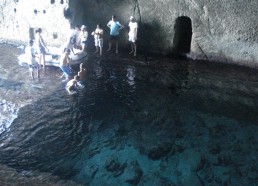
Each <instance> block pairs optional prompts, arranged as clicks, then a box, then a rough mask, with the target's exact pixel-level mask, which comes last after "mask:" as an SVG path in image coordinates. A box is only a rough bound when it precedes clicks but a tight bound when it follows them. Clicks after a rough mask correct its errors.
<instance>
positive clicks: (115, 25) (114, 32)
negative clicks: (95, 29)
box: [107, 15, 124, 54]
mask: <svg viewBox="0 0 258 186" xmlns="http://www.w3.org/2000/svg"><path fill="white" fill-rule="evenodd" d="M107 26H108V27H109V28H110V38H109V45H108V50H107V51H110V50H111V47H112V42H113V41H115V43H116V54H117V53H118V40H119V31H120V30H121V29H123V28H124V26H122V25H121V24H120V23H119V22H118V21H117V20H116V16H115V15H113V16H112V20H110V21H109V22H108V24H107Z"/></svg>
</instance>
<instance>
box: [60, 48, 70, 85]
mask: <svg viewBox="0 0 258 186" xmlns="http://www.w3.org/2000/svg"><path fill="white" fill-rule="evenodd" d="M70 53H71V50H70V49H65V52H64V53H63V54H62V55H61V57H60V68H61V70H62V71H63V75H62V77H63V76H64V75H65V81H67V80H69V77H70V75H71V71H70V67H69V63H70V58H69V55H70Z"/></svg>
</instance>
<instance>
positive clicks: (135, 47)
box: [133, 42, 137, 56]
mask: <svg viewBox="0 0 258 186" xmlns="http://www.w3.org/2000/svg"><path fill="white" fill-rule="evenodd" d="M133 46H134V56H136V51H137V45H136V43H135V42H134V43H133Z"/></svg>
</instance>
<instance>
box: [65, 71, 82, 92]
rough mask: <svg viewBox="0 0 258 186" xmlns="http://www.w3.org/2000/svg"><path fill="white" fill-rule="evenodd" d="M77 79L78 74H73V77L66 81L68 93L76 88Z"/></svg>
mask: <svg viewBox="0 0 258 186" xmlns="http://www.w3.org/2000/svg"><path fill="white" fill-rule="evenodd" d="M78 81H79V76H77V75H75V76H74V78H73V79H71V80H70V81H68V82H67V84H66V90H67V91H68V92H69V93H73V92H75V91H76V88H77V87H78V84H77V83H78Z"/></svg>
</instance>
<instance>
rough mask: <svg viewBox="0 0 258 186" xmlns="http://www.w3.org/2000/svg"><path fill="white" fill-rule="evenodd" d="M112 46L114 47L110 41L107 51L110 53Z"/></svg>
mask: <svg viewBox="0 0 258 186" xmlns="http://www.w3.org/2000/svg"><path fill="white" fill-rule="evenodd" d="M111 46H112V45H111V41H109V42H108V49H107V51H110V50H111Z"/></svg>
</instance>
